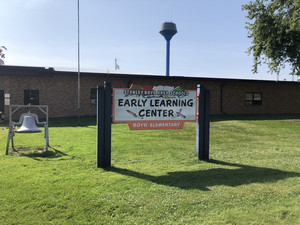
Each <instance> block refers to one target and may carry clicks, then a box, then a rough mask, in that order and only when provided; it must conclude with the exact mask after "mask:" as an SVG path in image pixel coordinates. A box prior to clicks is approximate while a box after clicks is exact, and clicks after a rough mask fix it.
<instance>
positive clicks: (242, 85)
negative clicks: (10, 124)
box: [1, 72, 300, 118]
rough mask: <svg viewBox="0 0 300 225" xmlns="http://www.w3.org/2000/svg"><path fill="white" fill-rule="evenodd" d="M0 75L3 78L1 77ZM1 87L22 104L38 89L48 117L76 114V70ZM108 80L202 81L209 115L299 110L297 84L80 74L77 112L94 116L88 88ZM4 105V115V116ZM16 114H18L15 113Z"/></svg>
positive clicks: (19, 78) (192, 85) (16, 79)
mask: <svg viewBox="0 0 300 225" xmlns="http://www.w3.org/2000/svg"><path fill="white" fill-rule="evenodd" d="M3 77H4V78H3ZM1 78H2V79H1V80H2V81H3V80H4V90H5V91H8V92H9V93H10V94H11V95H10V96H11V104H12V105H23V104H24V90H39V102H40V105H48V106H49V116H50V117H65V116H77V88H78V87H77V76H76V73H60V72H55V73H52V74H48V75H45V74H44V75H40V76H39V75H23V74H14V75H4V76H2V77H1ZM105 80H106V81H110V82H112V86H113V87H114V88H127V87H129V86H130V85H131V84H139V85H142V86H144V85H152V86H156V85H168V86H175V87H176V86H182V87H183V88H184V89H186V90H196V87H197V84H203V85H205V87H206V88H207V89H209V90H210V92H211V114H220V113H227V114H282V113H300V103H299V102H298V100H299V99H300V83H298V82H294V83H292V82H278V83H276V82H269V81H268V82H265V81H241V80H226V79H204V78H203V79H201V78H183V77H162V76H133V75H112V76H110V75H107V74H106V75H101V74H88V73H85V74H82V75H81V79H80V83H81V90H80V96H81V110H80V112H81V115H95V114H96V105H93V104H91V103H90V91H91V88H96V87H97V86H98V85H103V83H104V81H105ZM246 92H261V93H262V105H256V106H246V105H245V93H246ZM221 93H222V95H221ZM8 112H9V111H8V107H7V106H6V107H5V115H6V118H7V117H8ZM17 116H18V115H17Z"/></svg>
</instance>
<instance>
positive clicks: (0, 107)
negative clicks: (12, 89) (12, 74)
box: [0, 90, 4, 113]
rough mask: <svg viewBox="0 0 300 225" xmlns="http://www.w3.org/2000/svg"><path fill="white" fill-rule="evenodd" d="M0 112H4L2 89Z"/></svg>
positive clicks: (2, 91) (1, 92)
mask: <svg viewBox="0 0 300 225" xmlns="http://www.w3.org/2000/svg"><path fill="white" fill-rule="evenodd" d="M0 112H2V113H4V90H0Z"/></svg>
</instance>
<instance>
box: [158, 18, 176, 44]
mask: <svg viewBox="0 0 300 225" xmlns="http://www.w3.org/2000/svg"><path fill="white" fill-rule="evenodd" d="M159 33H160V34H161V35H162V36H164V38H165V39H166V40H167V41H170V40H171V39H172V37H173V36H174V35H175V34H176V33H177V28H176V24H175V23H172V22H165V23H163V24H162V25H161V27H160V31H159Z"/></svg>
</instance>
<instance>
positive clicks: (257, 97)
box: [245, 92, 262, 106]
mask: <svg viewBox="0 0 300 225" xmlns="http://www.w3.org/2000/svg"><path fill="white" fill-rule="evenodd" d="M245 105H246V106H253V105H257V106H258V105H262V93H261V92H246V93H245Z"/></svg>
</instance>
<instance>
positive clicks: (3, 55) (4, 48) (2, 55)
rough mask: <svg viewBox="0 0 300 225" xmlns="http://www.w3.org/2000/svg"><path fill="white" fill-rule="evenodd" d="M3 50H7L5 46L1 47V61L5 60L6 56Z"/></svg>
mask: <svg viewBox="0 0 300 225" xmlns="http://www.w3.org/2000/svg"><path fill="white" fill-rule="evenodd" d="M3 50H7V48H6V47H5V46H0V59H4V58H5V54H4V53H3Z"/></svg>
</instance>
